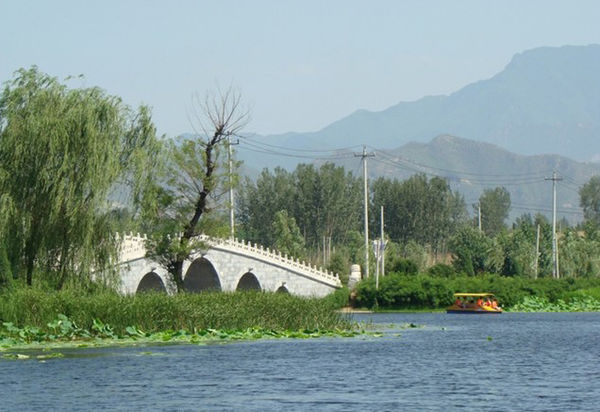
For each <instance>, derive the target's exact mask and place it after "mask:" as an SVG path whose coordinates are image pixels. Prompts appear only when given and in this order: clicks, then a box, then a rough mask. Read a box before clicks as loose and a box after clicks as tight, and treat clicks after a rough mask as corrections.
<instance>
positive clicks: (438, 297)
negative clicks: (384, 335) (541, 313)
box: [354, 273, 600, 310]
mask: <svg viewBox="0 0 600 412" xmlns="http://www.w3.org/2000/svg"><path fill="white" fill-rule="evenodd" d="M454 292H490V293H494V294H495V295H496V297H497V298H498V300H499V302H500V303H501V304H502V306H503V307H504V308H508V309H511V308H514V309H515V310H520V309H519V308H523V306H519V304H522V303H523V302H527V301H528V300H527V299H530V298H536V299H541V300H542V301H545V302H548V303H549V304H559V302H560V301H562V302H566V303H567V304H568V303H570V302H572V301H585V300H588V301H595V302H597V303H600V293H599V292H600V279H599V278H579V279H574V278H568V279H559V280H556V279H550V278H546V279H527V278H514V277H513V278H511V277H506V276H499V275H490V274H487V275H482V276H475V277H469V276H451V277H440V276H434V275H431V274H420V275H410V274H398V273H395V274H391V275H389V276H386V277H384V278H383V279H380V282H379V289H376V288H375V282H374V280H373V279H369V280H366V281H363V282H361V283H359V285H358V287H357V289H356V297H355V301H354V304H355V305H356V306H359V307H368V308H371V307H380V308H389V309H435V308H445V307H448V306H450V305H451V304H452V303H453V302H454V297H453V294H454ZM590 307H591V306H590Z"/></svg>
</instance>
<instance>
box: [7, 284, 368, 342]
mask: <svg viewBox="0 0 600 412" xmlns="http://www.w3.org/2000/svg"><path fill="white" fill-rule="evenodd" d="M345 294H347V292H346V291H344V290H342V291H338V292H336V293H335V294H332V295H330V296H328V297H326V298H322V299H316V298H315V299H306V298H300V297H295V296H291V295H289V294H282V293H263V292H234V293H222V292H219V293H217V292H211V293H198V294H178V295H175V296H168V295H165V294H158V293H148V294H140V295H134V296H123V295H120V294H117V293H112V292H102V293H90V294H86V293H82V292H80V291H69V290H66V291H59V292H56V291H42V290H36V289H30V288H18V289H13V290H9V291H4V292H2V293H0V347H3V348H5V349H6V348H16V347H28V348H36V347H51V346H60V347H62V346H65V345H66V346H69V347H80V346H81V347H87V346H112V345H121V344H126V345H129V344H156V343H194V344H203V343H209V342H224V341H235V340H255V339H265V338H273V339H278V338H314V337H321V336H353V335H354V334H355V333H357V328H356V325H355V324H354V323H352V322H351V320H350V318H349V317H348V316H347V315H344V314H342V313H339V312H337V311H336V309H338V308H339V307H341V306H342V304H341V303H340V302H344V299H347V298H345V297H344V296H345Z"/></svg>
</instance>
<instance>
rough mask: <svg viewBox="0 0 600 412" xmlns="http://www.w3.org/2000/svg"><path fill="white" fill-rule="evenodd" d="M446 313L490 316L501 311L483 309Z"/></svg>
mask: <svg viewBox="0 0 600 412" xmlns="http://www.w3.org/2000/svg"><path fill="white" fill-rule="evenodd" d="M446 313H464V314H467V315H469V314H473V315H491V314H496V315H497V314H500V313H502V311H501V310H483V309H479V310H477V309H446Z"/></svg>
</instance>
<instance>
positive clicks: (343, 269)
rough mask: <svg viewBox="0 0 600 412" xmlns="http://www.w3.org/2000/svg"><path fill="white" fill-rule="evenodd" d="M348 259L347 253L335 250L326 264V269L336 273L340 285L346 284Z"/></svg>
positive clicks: (348, 267) (348, 270)
mask: <svg viewBox="0 0 600 412" xmlns="http://www.w3.org/2000/svg"><path fill="white" fill-rule="evenodd" d="M350 265H351V263H350V260H349V259H348V254H347V253H344V252H343V251H337V252H336V253H334V254H333V255H332V256H331V260H330V261H329V264H328V265H327V270H329V271H331V272H333V273H336V274H337V275H338V276H339V278H340V281H341V282H342V285H348V279H349V277H350Z"/></svg>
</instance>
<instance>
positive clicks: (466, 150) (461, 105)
mask: <svg viewBox="0 0 600 412" xmlns="http://www.w3.org/2000/svg"><path fill="white" fill-rule="evenodd" d="M598 73H600V45H589V46H563V47H542V48H537V49H532V50H529V51H525V52H523V53H519V54H517V55H515V56H514V57H513V58H512V60H511V61H510V62H509V63H508V65H507V66H506V67H505V69H504V70H502V71H501V72H500V73H498V74H497V75H495V76H493V77H491V78H490V79H486V80H481V81H478V82H475V83H472V84H469V85H467V86H465V87H463V88H462V89H460V90H458V91H456V92H455V93H452V94H450V95H448V96H427V97H424V98H422V99H419V100H417V101H414V102H401V103H398V104H396V105H394V106H391V107H389V108H387V109H385V110H383V111H379V112H370V111H367V110H358V111H356V112H354V113H352V114H350V115H349V116H347V117H345V118H343V119H340V120H338V121H336V122H333V123H332V124H330V125H329V126H327V127H325V128H323V129H322V130H320V131H317V132H311V133H295V132H290V133H285V134H281V135H271V136H266V137H260V136H256V137H255V140H256V141H257V142H259V143H260V142H263V143H266V144H269V145H273V146H270V148H269V149H266V150H264V151H262V153H261V149H260V148H258V149H257V147H254V149H252V150H254V151H252V152H249V151H247V150H246V149H247V148H245V147H244V145H242V146H240V150H239V157H240V158H241V159H243V160H244V161H245V164H246V167H248V170H254V171H258V170H261V169H262V168H264V167H269V168H273V167H275V166H283V167H285V168H287V169H289V170H291V169H294V168H295V166H296V164H297V163H300V162H305V163H306V162H308V163H310V162H312V161H313V160H312V159H310V155H309V156H307V157H306V158H294V157H293V156H292V157H283V156H278V155H277V154H276V153H277V152H278V151H280V150H278V149H277V146H280V147H285V148H289V149H301V150H311V149H312V150H324V149H325V150H326V149H336V148H348V147H352V149H349V150H352V151H356V152H358V151H360V149H359V148H358V147H356V146H360V145H362V144H367V145H369V146H370V147H375V148H378V149H385V152H383V153H384V154H385V155H386V156H388V157H390V159H388V160H387V161H379V160H377V159H374V161H370V162H369V167H370V175H371V176H372V177H375V176H387V177H390V178H394V177H396V178H407V177H409V176H410V175H412V174H414V173H419V172H426V173H429V174H430V175H439V176H443V177H446V178H447V179H448V180H449V181H450V182H451V184H452V186H453V187H454V188H456V189H458V190H460V191H461V192H462V193H463V194H464V195H465V199H466V200H467V201H468V202H471V201H475V200H476V199H477V198H478V197H479V195H480V194H481V192H482V191H483V189H485V188H488V187H495V186H505V187H506V188H507V189H508V190H509V191H510V192H511V197H512V201H513V204H514V205H515V208H513V217H514V216H515V215H520V214H522V213H525V212H531V213H532V214H533V213H535V212H536V210H539V211H544V212H547V210H542V209H544V208H545V209H549V208H551V205H552V203H551V195H552V190H551V189H552V185H551V183H550V182H548V181H544V177H550V176H551V174H552V171H553V170H556V171H557V172H558V173H559V174H560V175H564V176H565V180H564V181H563V182H560V183H559V186H558V204H559V210H560V209H561V208H562V209H564V210H565V211H567V210H568V211H573V208H577V207H578V205H579V196H578V193H577V190H578V188H579V187H580V186H581V185H582V184H584V183H585V182H586V181H587V180H589V178H590V177H591V176H593V175H600V164H598V163H585V162H581V160H585V161H589V160H591V159H594V157H595V156H596V157H598V158H600V155H598V154H599V153H600V117H599V115H600V81H598ZM435 136H438V137H435ZM455 136H460V138H459V137H455ZM432 138H433V140H431V139H432ZM256 150H258V152H257V151H256ZM269 152H275V153H269ZM541 153H555V154H541ZM570 158H574V159H578V160H580V162H577V161H574V160H571V159H570ZM384 160H385V159H384ZM335 162H336V163H338V164H341V165H344V166H345V167H346V168H347V169H348V170H350V171H353V172H354V171H356V170H358V169H357V167H359V164H360V163H359V162H360V159H358V158H354V157H353V156H352V155H349V158H348V159H341V160H340V159H336V160H335ZM411 162H412V163H411ZM397 163H401V164H402V165H403V166H402V167H400V166H398V164H397ZM415 163H416V164H415ZM419 163H420V164H422V165H425V166H428V167H421V166H419V165H418V164H419ZM457 172H461V173H457ZM252 174H254V173H252ZM519 205H520V206H519ZM518 207H520V209H518ZM529 209H530V210H529ZM559 215H560V213H559ZM563 215H564V216H566V217H569V218H570V220H574V219H580V218H581V215H576V214H563Z"/></svg>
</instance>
